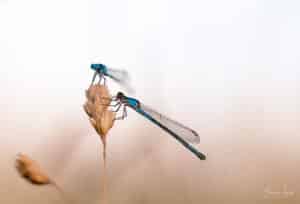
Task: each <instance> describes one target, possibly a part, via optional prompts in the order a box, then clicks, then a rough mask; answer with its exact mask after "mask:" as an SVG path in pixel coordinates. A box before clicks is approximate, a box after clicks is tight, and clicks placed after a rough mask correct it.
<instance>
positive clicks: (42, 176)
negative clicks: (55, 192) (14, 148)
mask: <svg viewBox="0 0 300 204" xmlns="http://www.w3.org/2000/svg"><path fill="white" fill-rule="evenodd" d="M16 168H17V170H18V172H19V173H20V175H21V176H23V177H24V178H26V179H27V180H28V181H30V182H31V183H33V184H40V185H43V184H50V183H51V180H50V178H49V177H48V176H47V174H46V173H45V172H44V171H43V170H42V169H41V167H40V166H39V165H38V163H37V162H36V161H34V160H32V159H31V158H30V157H29V156H27V155H25V154H22V153H20V154H18V156H17V159H16Z"/></svg>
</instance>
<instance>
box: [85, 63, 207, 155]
mask: <svg viewBox="0 0 300 204" xmlns="http://www.w3.org/2000/svg"><path fill="white" fill-rule="evenodd" d="M91 69H93V70H94V71H95V73H94V76H93V79H92V83H91V84H93V83H94V81H95V79H96V76H98V77H99V81H98V83H101V82H102V81H103V83H104V84H105V82H106V77H109V78H111V79H112V80H114V81H116V82H117V83H119V84H121V85H122V86H123V87H125V88H126V90H127V91H129V92H132V91H133V89H132V88H131V86H129V74H128V73H127V71H125V70H121V69H113V68H110V67H107V66H106V65H104V64H91ZM109 105H110V106H114V107H116V109H115V111H116V112H118V111H119V110H122V116H120V117H117V118H116V120H119V119H124V118H125V117H126V116H127V109H126V108H127V107H130V108H131V109H133V110H135V111H136V112H137V113H139V114H140V115H142V116H143V117H145V118H146V119H148V120H149V121H151V122H152V123H154V124H155V125H157V126H158V127H160V128H161V129H163V130H164V131H166V132H168V133H169V134H170V135H172V136H173V137H174V138H175V139H176V140H177V141H178V142H180V143H181V144H182V145H183V146H184V147H186V148H187V149H188V150H190V151H191V152H192V153H194V154H195V155H196V156H197V157H198V158H199V159H201V160H205V159H206V156H205V155H204V154H203V153H201V152H200V151H198V150H197V149H196V148H195V147H194V146H192V145H191V144H192V143H194V144H197V143H199V142H200V137H199V135H198V133H197V132H196V131H194V130H192V129H191V128H189V127H187V126H185V125H183V124H181V123H179V122H177V121H175V120H172V119H170V118H169V117H167V116H164V115H162V114H160V113H159V112H157V111H155V110H153V109H152V108H150V107H148V106H146V105H144V104H143V103H141V102H140V101H139V100H137V99H135V98H131V97H128V96H125V95H124V94H123V93H122V92H118V93H117V95H116V96H114V97H113V98H112V100H111V103H110V104H109Z"/></svg>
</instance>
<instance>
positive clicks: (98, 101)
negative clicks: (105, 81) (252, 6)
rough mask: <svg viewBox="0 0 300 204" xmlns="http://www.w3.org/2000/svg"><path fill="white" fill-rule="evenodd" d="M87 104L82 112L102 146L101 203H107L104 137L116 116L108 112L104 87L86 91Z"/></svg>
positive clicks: (108, 96) (92, 87)
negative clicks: (87, 118) (85, 114)
mask: <svg viewBox="0 0 300 204" xmlns="http://www.w3.org/2000/svg"><path fill="white" fill-rule="evenodd" d="M86 98H87V102H86V103H85V104H84V106H83V107H84V110H85V112H86V113H87V115H88V116H89V120H90V122H91V124H92V126H93V127H94V128H95V130H96V132H97V133H98V135H99V136H100V138H101V141H102V144H103V164H104V165H103V175H104V181H103V186H102V187H103V198H102V199H103V202H104V203H108V202H107V180H106V177H107V173H106V135H107V133H108V131H109V130H110V129H111V128H112V127H113V124H114V121H115V116H116V114H115V113H114V112H112V111H110V110H108V106H109V104H110V102H111V96H110V94H109V91H108V89H107V87H106V86H104V85H100V84H97V85H92V86H90V88H89V89H88V90H87V91H86Z"/></svg>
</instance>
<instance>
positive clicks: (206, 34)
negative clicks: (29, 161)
mask: <svg viewBox="0 0 300 204" xmlns="http://www.w3.org/2000/svg"><path fill="white" fill-rule="evenodd" d="M299 10H300V3H299V2H298V1H292V0H287V1H279V0H260V1H258V0H256V1H255V0H227V1H222V0H211V1H203V0H186V1H174V0H173V1H172V0H152V1H139V0H110V1H101V0H99V1H96V0H90V1H84V0H81V1H79V0H78V1H74V0H73V1H71V0H68V1H67V0H65V1H59V0H52V1H38V0H35V1H33V0H26V1H21V0H15V1H14V0H0V67H1V68H0V96H1V107H0V111H1V116H0V121H1V123H0V128H1V143H0V147H1V157H0V165H1V168H0V172H1V175H0V181H1V184H2V185H1V187H0V203H3V204H4V203H7V204H15V203H16V204H17V203H62V202H61V200H60V197H59V195H58V194H57V193H56V192H55V190H53V189H52V188H51V187H36V186H32V185H29V184H28V183H26V182H25V181H24V180H23V179H21V178H19V176H18V174H17V173H16V171H15V169H14V158H15V155H16V154H17V153H18V152H24V153H27V154H29V155H30V156H32V157H33V158H34V159H36V160H38V161H39V162H40V163H41V165H42V166H43V168H44V169H46V170H47V172H49V174H50V175H51V176H52V177H53V178H54V179H55V180H56V181H57V183H59V184H60V185H61V186H62V187H63V188H64V189H65V191H66V192H68V195H69V196H70V197H72V199H73V200H76V201H77V203H100V200H101V196H102V195H101V193H100V188H101V182H102V177H101V174H102V172H101V165H102V158H101V151H102V147H101V145H100V141H99V137H98V136H97V135H96V133H95V131H94V130H93V128H92V127H91V125H90V124H89V122H88V119H87V116H86V115H85V113H84V111H83V109H82V104H83V103H84V101H85V96H84V90H85V89H86V88H87V87H88V85H89V83H90V80H91V77H92V71H91V70H90V69H89V65H90V63H92V62H102V63H105V64H107V65H110V66H112V67H117V68H125V69H127V70H128V71H129V72H130V73H131V76H132V85H133V86H134V87H136V94H135V97H137V98H139V99H140V100H141V101H143V102H144V103H145V104H147V105H149V106H152V107H153V108H155V109H157V110H159V111H160V112H162V113H164V114H166V115H169V116H170V117H172V118H174V119H177V120H180V121H182V122H183V123H185V124H187V125H188V126H191V127H193V128H194V129H196V130H197V131H198V132H199V133H200V136H201V143H200V144H199V145H197V147H198V148H199V149H200V150H201V151H203V152H205V153H206V154H207V160H206V161H199V160H197V158H195V157H194V156H193V155H192V154H191V153H190V152H188V151H187V150H186V149H185V148H183V147H182V146H181V145H179V144H178V143H177V142H176V141H175V140H174V139H172V138H171V137H170V136H169V135H167V134H166V133H164V132H163V131H161V130H160V129H159V128H157V127H155V126H154V125H151V124H150V123H149V122H148V121H146V120H144V119H143V118H142V117H140V116H138V115H137V114H136V113H134V112H133V111H130V112H129V116H128V118H127V119H126V120H124V121H120V122H117V124H115V126H114V128H113V129H112V130H111V132H110V133H109V139H108V171H109V175H108V180H109V200H110V202H109V203H112V204H115V203H116V204H117V203H120V204H126V203H131V204H132V203H147V204H148V203H149V204H150V203H159V204H166V203H174V204H175V203H176V204H177V203H178V204H182V203H190V204H198V203H205V204H215V203H237V204H239V203H249V204H252V203H272V204H273V203H299V201H300V195H299V194H300V184H299V182H298V181H299V179H300V176H299V173H298V172H299V167H300V155H299V154H300V149H299V142H300V139H299V132H300V129H299V124H298V123H299V121H300V106H299V103H300V81H299V79H300V50H299V47H300V38H299V36H300V14H299ZM109 85H110V87H111V92H112V94H113V93H116V92H117V91H118V90H119V89H120V87H118V86H117V85H116V84H114V83H113V82H110V83H109Z"/></svg>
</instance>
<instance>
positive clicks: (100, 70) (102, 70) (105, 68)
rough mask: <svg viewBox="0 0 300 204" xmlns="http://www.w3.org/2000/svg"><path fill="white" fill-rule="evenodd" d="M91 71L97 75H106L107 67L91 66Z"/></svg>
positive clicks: (100, 65) (101, 65) (102, 65)
mask: <svg viewBox="0 0 300 204" xmlns="http://www.w3.org/2000/svg"><path fill="white" fill-rule="evenodd" d="M91 69H92V70H94V71H96V72H98V73H101V74H104V75H107V67H106V65H104V64H91Z"/></svg>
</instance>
